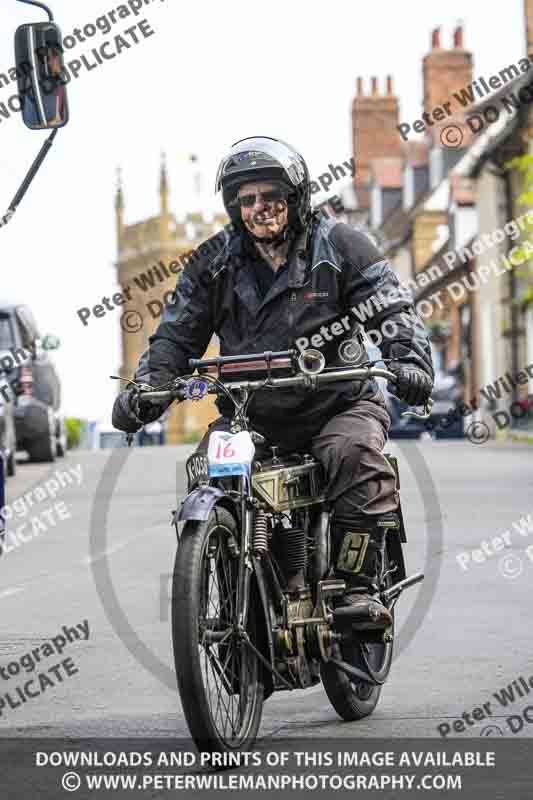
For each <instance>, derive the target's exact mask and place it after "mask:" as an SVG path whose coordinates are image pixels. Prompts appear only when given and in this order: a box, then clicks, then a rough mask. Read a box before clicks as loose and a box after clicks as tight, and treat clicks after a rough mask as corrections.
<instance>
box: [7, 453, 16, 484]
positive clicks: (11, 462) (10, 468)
mask: <svg viewBox="0 0 533 800" xmlns="http://www.w3.org/2000/svg"><path fill="white" fill-rule="evenodd" d="M16 472H17V458H16V454H15V453H14V451H13V450H12V451H11V452H10V454H9V455H8V457H7V463H6V474H7V477H8V478H14V477H15V475H16Z"/></svg>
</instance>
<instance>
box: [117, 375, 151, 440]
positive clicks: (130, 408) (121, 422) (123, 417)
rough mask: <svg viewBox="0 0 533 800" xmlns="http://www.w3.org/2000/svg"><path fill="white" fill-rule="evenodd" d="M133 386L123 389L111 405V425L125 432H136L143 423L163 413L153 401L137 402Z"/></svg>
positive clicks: (136, 394)
mask: <svg viewBox="0 0 533 800" xmlns="http://www.w3.org/2000/svg"><path fill="white" fill-rule="evenodd" d="M138 394H139V393H138V390H137V389H136V388H135V387H134V386H130V387H128V388H127V389H123V390H122V392H120V394H119V395H118V396H117V398H116V400H115V403H114V405H113V413H112V418H111V421H112V423H113V427H114V428H117V429H118V430H119V431H125V433H136V432H137V431H138V430H140V428H142V426H143V425H146V424H147V423H148V422H153V421H154V420H156V419H157V418H158V417H160V416H161V414H162V413H163V408H161V406H158V405H153V403H142V401H141V402H140V403H139V398H138Z"/></svg>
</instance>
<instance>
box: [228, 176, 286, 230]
mask: <svg viewBox="0 0 533 800" xmlns="http://www.w3.org/2000/svg"><path fill="white" fill-rule="evenodd" d="M237 202H238V203H239V205H240V209H241V219H242V221H243V223H244V225H245V226H246V228H247V229H248V230H249V231H250V233H253V235H254V236H257V237H258V238H260V239H267V240H268V239H271V238H272V237H274V236H277V235H278V234H279V233H281V231H282V230H283V229H284V228H285V226H286V225H287V222H288V206H287V190H286V189H285V188H284V187H283V185H281V184H278V183H275V182H271V181H257V182H254V183H244V184H243V185H242V186H241V187H240V188H239V193H238V195H237Z"/></svg>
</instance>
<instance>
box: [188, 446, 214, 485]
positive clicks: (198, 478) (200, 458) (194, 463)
mask: <svg viewBox="0 0 533 800" xmlns="http://www.w3.org/2000/svg"><path fill="white" fill-rule="evenodd" d="M185 469H186V470H187V482H188V485H189V489H190V488H191V487H192V486H195V485H196V484H197V483H207V482H208V481H209V465H208V462H207V456H205V455H202V454H201V453H193V454H192V456H190V457H189V458H188V459H187V462H186V464H185Z"/></svg>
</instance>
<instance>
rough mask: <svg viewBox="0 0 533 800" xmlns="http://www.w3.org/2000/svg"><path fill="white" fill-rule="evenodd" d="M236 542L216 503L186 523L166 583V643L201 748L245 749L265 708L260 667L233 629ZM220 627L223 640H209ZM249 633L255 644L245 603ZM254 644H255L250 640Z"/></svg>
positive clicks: (228, 517) (231, 523)
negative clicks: (205, 517) (169, 629)
mask: <svg viewBox="0 0 533 800" xmlns="http://www.w3.org/2000/svg"><path fill="white" fill-rule="evenodd" d="M231 538H233V540H234V541H235V542H236V543H240V535H239V529H238V525H237V522H236V520H235V518H234V517H233V515H232V514H230V513H229V511H227V510H226V509H224V508H222V507H220V506H218V507H215V508H214V509H213V511H212V512H211V514H210V516H209V518H208V520H207V521H206V522H187V523H186V524H185V526H184V529H183V532H182V536H181V541H180V544H179V547H178V552H177V554H176V563H175V568H174V578H173V587H172V643H173V649H174V661H175V666H176V676H177V680H178V688H179V693H180V697H181V702H182V706H183V711H184V714H185V718H186V720H187V724H188V726H189V730H190V732H191V735H192V738H193V739H194V741H195V743H196V746H197V747H198V749H199V750H200V752H230V751H239V750H248V749H250V748H251V747H252V746H253V743H254V741H255V738H256V736H257V732H258V730H259V725H260V722H261V714H262V710H263V696H264V687H263V682H262V669H261V664H260V662H259V660H258V658H257V656H255V654H254V653H253V651H252V650H251V649H250V648H249V647H248V646H247V645H246V644H244V643H237V641H236V637H235V634H234V633H233V632H232V630H231V624H230V623H231V621H232V619H233V612H234V609H235V588H236V585H237V582H236V579H237V574H238V564H239V561H238V558H236V557H235V556H233V555H232V554H231V553H230V550H229V549H228V541H229V540H231ZM223 631H226V633H227V638H226V640H225V641H224V642H218V643H212V642H210V643H207V644H206V641H207V638H208V637H209V635H210V634H211V633H212V632H217V633H221V632H223ZM247 634H248V636H249V637H250V640H251V641H252V642H253V643H256V641H257V637H256V615H255V613H254V608H253V605H252V607H251V608H250V613H249V621H248V624H247ZM256 646H257V645H256Z"/></svg>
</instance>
